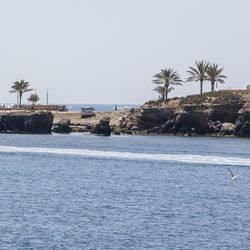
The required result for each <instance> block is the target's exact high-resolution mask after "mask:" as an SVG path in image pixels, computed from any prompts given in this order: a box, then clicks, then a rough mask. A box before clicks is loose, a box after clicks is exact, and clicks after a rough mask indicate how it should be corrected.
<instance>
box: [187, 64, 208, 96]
mask: <svg viewBox="0 0 250 250" xmlns="http://www.w3.org/2000/svg"><path fill="white" fill-rule="evenodd" d="M209 64H210V63H209V62H207V61H203V60H202V61H199V62H197V61H196V62H195V65H196V68H194V67H189V69H190V70H187V73H188V74H190V77H188V78H187V80H186V81H187V82H200V93H201V94H202V93H203V82H204V81H206V80H207V69H208V66H209Z"/></svg>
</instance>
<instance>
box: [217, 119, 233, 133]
mask: <svg viewBox="0 0 250 250" xmlns="http://www.w3.org/2000/svg"><path fill="white" fill-rule="evenodd" d="M234 131H235V125H234V124H233V123H230V122H224V123H222V126H221V131H220V133H221V134H223V135H233V134H234Z"/></svg>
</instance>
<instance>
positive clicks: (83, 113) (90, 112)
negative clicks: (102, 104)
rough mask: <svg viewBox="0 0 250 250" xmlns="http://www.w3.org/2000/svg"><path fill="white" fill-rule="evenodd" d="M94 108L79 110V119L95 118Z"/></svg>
mask: <svg viewBox="0 0 250 250" xmlns="http://www.w3.org/2000/svg"><path fill="white" fill-rule="evenodd" d="M95 115H96V114H95V108H93V107H89V108H81V117H82V118H89V117H92V116H95Z"/></svg>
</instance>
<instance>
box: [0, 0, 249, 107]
mask: <svg viewBox="0 0 250 250" xmlns="http://www.w3.org/2000/svg"><path fill="white" fill-rule="evenodd" d="M249 13H250V1H249V0H238V1H235V0H209V1H205V0H188V1H187V0H171V1H170V0H105V1H104V0H88V1H87V0H21V1H20V0H8V1H5V0H0V26H1V29H0V31H1V36H0V40H1V46H0V82H1V86H2V87H1V91H0V103H4V102H15V100H16V96H15V95H13V94H9V93H8V91H9V89H10V86H11V83H12V82H13V81H15V80H20V79H25V80H27V81H29V82H30V83H31V86H32V87H33V88H36V89H37V92H38V94H39V95H40V96H41V101H42V102H43V103H45V93H46V88H49V93H50V101H51V102H53V103H144V102H145V101H147V100H149V99H155V98H156V97H157V94H156V93H155V92H153V91H152V89H153V87H154V85H153V84H152V79H153V75H154V74H155V73H158V72H159V71H160V70H161V69H162V68H166V67H172V68H174V69H175V70H177V71H178V72H179V73H180V74H181V77H182V78H183V79H185V78H186V77H187V74H186V70H187V68H188V66H192V65H193V64H194V61H195V60H201V59H207V60H209V61H210V62H215V63H218V64H219V66H221V67H224V69H225V71H224V73H225V74H226V75H227V76H228V80H227V81H226V85H225V86H220V88H245V86H246V85H247V84H250V74H249V72H250V15H249ZM206 86H207V87H205V90H207V91H208V90H209V89H210V86H209V84H208V83H207V84H206ZM198 92H199V85H198V83H185V84H184V86H182V87H178V88H176V90H175V91H174V92H173V93H172V94H171V96H185V95H187V94H193V93H198ZM27 96H28V95H26V96H24V99H26V98H27Z"/></svg>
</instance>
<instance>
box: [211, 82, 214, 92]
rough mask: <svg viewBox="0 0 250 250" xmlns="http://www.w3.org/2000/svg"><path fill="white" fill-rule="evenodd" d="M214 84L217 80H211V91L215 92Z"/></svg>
mask: <svg viewBox="0 0 250 250" xmlns="http://www.w3.org/2000/svg"><path fill="white" fill-rule="evenodd" d="M214 84H215V82H214V81H211V92H214Z"/></svg>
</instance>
